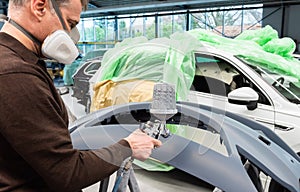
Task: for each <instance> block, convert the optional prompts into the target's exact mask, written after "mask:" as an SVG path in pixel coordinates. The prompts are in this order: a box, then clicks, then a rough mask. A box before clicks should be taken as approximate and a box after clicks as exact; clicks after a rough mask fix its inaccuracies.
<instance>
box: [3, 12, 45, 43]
mask: <svg viewBox="0 0 300 192" xmlns="http://www.w3.org/2000/svg"><path fill="white" fill-rule="evenodd" d="M0 19H1V20H5V21H7V22H8V23H10V24H12V25H13V26H14V27H16V28H17V29H18V30H19V31H21V32H22V33H23V34H24V35H26V36H27V37H28V38H29V39H31V40H32V41H33V42H35V43H36V44H37V45H38V46H41V45H42V43H41V42H40V40H38V39H37V38H36V37H35V36H33V35H32V34H31V33H29V32H28V31H27V30H26V29H24V27H22V26H21V25H19V24H18V23H17V22H15V21H14V20H12V19H11V18H9V17H7V16H6V15H2V14H1V15H0Z"/></svg>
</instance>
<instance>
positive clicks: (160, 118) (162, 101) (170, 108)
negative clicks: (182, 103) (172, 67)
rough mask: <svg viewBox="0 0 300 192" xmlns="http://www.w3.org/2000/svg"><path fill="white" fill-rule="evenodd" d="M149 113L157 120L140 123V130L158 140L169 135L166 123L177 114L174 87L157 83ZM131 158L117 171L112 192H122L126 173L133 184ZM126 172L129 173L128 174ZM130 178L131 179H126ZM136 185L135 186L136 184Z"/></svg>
mask: <svg viewBox="0 0 300 192" xmlns="http://www.w3.org/2000/svg"><path fill="white" fill-rule="evenodd" d="M150 113H151V114H153V115H154V116H155V117H156V118H157V119H156V120H154V122H151V121H148V122H147V123H141V124H140V127H139V128H140V129H141V130H142V131H143V132H144V133H146V134H147V135H149V136H151V137H153V138H155V139H158V138H159V136H160V135H161V136H163V137H165V138H167V137H168V136H169V135H170V131H169V130H168V129H167V127H166V121H167V120H168V119H169V118H171V117H172V116H173V115H175V114H176V113H177V109H176V100H175V85H172V84H168V83H157V84H155V85H154V89H153V99H152V103H151V106H150ZM133 160H134V159H133V158H132V157H131V158H129V159H128V160H127V161H124V162H123V164H124V165H123V166H121V167H122V168H121V169H120V170H119V171H118V178H117V180H116V183H115V185H114V188H113V190H112V191H113V192H118V191H123V190H122V189H120V188H119V187H120V185H121V186H124V185H122V184H120V183H121V182H122V178H123V176H124V174H126V173H127V181H126V182H128V181H130V182H133V181H135V178H134V176H133V170H132V167H131V165H132V162H133ZM128 171H129V172H130V171H131V173H132V174H130V173H128ZM130 176H131V179H128V178H129V177H130ZM136 185H137V184H136Z"/></svg>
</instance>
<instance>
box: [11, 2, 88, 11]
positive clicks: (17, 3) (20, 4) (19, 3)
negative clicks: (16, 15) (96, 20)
mask: <svg viewBox="0 0 300 192" xmlns="http://www.w3.org/2000/svg"><path fill="white" fill-rule="evenodd" d="M26 1H28V0H9V3H11V4H13V5H16V6H23V5H24V4H25V3H26ZM48 1H50V0H48ZM55 1H56V2H57V4H58V5H59V6H60V5H62V4H65V3H69V1H70V0H55ZM80 1H81V5H82V7H83V10H87V6H88V2H89V0H80Z"/></svg>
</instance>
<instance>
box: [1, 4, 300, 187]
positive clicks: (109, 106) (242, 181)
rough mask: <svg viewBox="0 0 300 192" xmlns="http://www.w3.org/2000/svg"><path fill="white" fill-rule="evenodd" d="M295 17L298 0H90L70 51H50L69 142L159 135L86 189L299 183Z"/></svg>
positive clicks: (84, 144)
mask: <svg viewBox="0 0 300 192" xmlns="http://www.w3.org/2000/svg"><path fill="white" fill-rule="evenodd" d="M8 6H9V1H8V0H0V15H2V16H1V17H0V18H1V19H0V29H1V28H2V26H3V24H4V22H6V21H5V19H4V18H5V16H6V15H7V14H8V10H7V9H8ZM299 18H300V0H242V1H237V0H190V1H182V0H120V1H111V0H110V1H109V0H102V1H100V0H90V1H89V3H88V8H87V10H85V11H83V12H82V13H81V16H80V22H79V23H78V24H77V28H78V31H79V34H80V39H79V41H78V43H77V44H76V47H77V49H78V51H79V54H78V56H77V58H76V60H75V61H74V62H72V63H71V64H70V65H65V64H63V63H61V62H59V61H57V60H51V59H47V60H45V62H46V65H47V66H46V68H47V72H48V73H49V75H50V76H51V78H52V80H53V83H54V85H55V87H56V90H57V92H58V93H59V94H60V96H61V97H62V99H63V101H64V104H65V106H66V108H67V110H68V113H69V114H68V117H69V132H70V136H71V139H72V144H73V147H74V148H76V149H80V150H93V149H97V148H101V147H105V146H108V145H109V144H113V143H115V142H117V141H119V140H120V139H122V138H124V137H126V136H127V135H129V134H130V133H131V132H133V131H134V130H135V129H138V128H139V129H141V130H142V131H143V132H144V133H146V134H148V135H149V136H151V137H154V138H156V139H159V140H160V141H162V143H163V145H162V146H161V147H159V148H156V149H154V150H153V153H152V155H151V157H150V158H149V159H147V160H146V161H139V160H137V159H132V158H129V159H126V160H125V161H124V162H123V164H122V166H121V167H120V169H119V170H118V171H117V172H115V173H114V174H113V175H111V176H110V177H108V178H105V179H104V180H102V181H100V182H97V183H95V184H93V185H91V186H88V187H86V188H84V189H82V190H83V191H84V192H107V191H113V192H117V191H118V192H128V191H130V192H140V191H141V192H150V191H151V192H153V191H155V192H169V191H174V190H178V191H188V192H196V191H197V192H209V191H212V192H242V191H246V192H300V26H299V25H298V23H299V22H298V19H299ZM0 56H1V53H0Z"/></svg>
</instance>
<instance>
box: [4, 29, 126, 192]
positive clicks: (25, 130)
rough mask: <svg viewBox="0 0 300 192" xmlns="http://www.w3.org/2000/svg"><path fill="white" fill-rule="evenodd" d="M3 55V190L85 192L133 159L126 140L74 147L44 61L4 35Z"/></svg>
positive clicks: (62, 109) (64, 109) (61, 102)
mask: <svg viewBox="0 0 300 192" xmlns="http://www.w3.org/2000/svg"><path fill="white" fill-rule="evenodd" d="M0 53H1V54H0V89H1V90H0V191H72V192H73V191H80V190H81V189H82V188H84V187H87V186H89V185H91V184H93V183H95V182H97V181H99V180H102V179H104V178H105V177H107V176H108V175H110V174H112V173H113V172H115V171H116V170H117V169H118V166H119V165H120V164H121V163H122V161H123V160H124V159H126V158H127V157H129V156H130V155H131V153H132V152H131V149H130V148H129V145H128V143H127V142H126V141H125V140H121V141H119V142H118V143H116V144H114V145H112V146H109V147H107V148H103V149H99V150H95V151H79V150H76V149H73V146H72V142H71V139H70V135H69V131H68V115H67V110H66V108H65V106H64V104H63V101H62V99H61V98H60V96H59V95H58V94H57V91H56V88H55V86H54V85H53V82H52V79H51V77H50V76H49V74H48V73H47V70H46V67H45V63H44V62H43V61H40V60H39V58H38V57H37V56H36V55H35V54H34V53H33V52H31V51H29V50H28V49H27V48H26V47H24V46H23V45H22V44H21V43H20V42H19V41H17V40H16V39H15V38H13V37H11V36H10V35H8V34H6V33H2V32H0ZM116 165H117V166H116Z"/></svg>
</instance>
